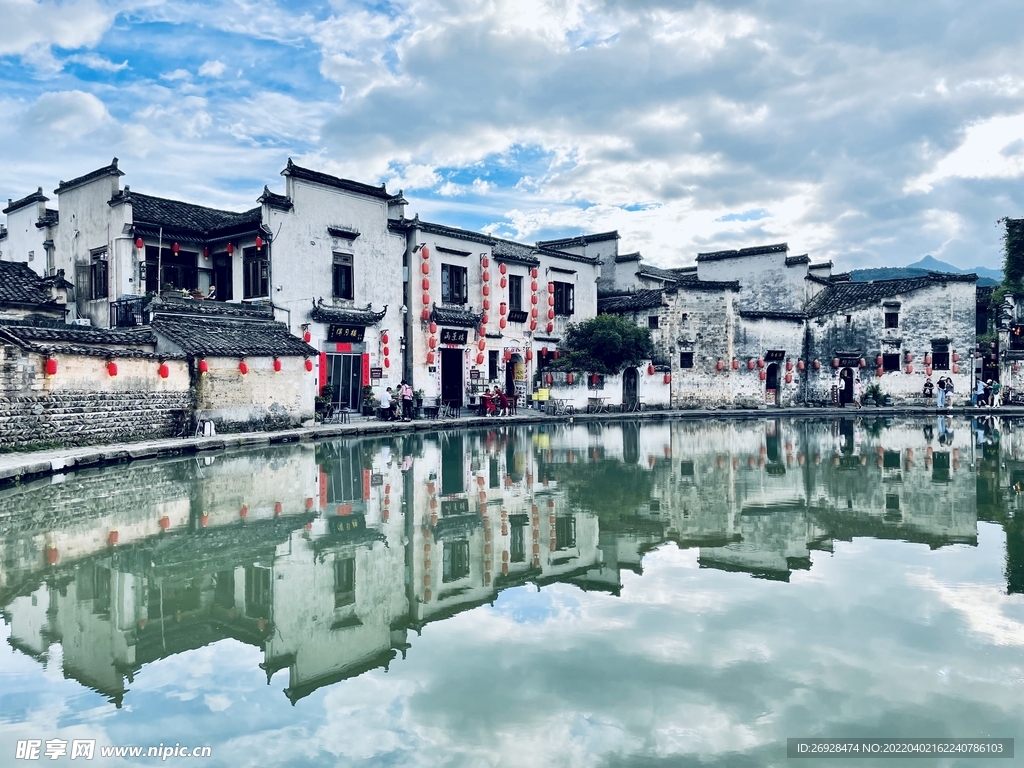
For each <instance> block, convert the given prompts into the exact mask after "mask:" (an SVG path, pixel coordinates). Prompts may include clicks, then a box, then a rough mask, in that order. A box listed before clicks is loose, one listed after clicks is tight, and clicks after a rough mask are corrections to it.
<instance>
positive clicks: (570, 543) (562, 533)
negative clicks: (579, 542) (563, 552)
mask: <svg viewBox="0 0 1024 768" xmlns="http://www.w3.org/2000/svg"><path fill="white" fill-rule="evenodd" d="M575 546H576V517H575V516H573V517H556V518H555V549H569V548H570V547H575Z"/></svg>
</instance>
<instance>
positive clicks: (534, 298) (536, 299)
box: [530, 295, 539, 305]
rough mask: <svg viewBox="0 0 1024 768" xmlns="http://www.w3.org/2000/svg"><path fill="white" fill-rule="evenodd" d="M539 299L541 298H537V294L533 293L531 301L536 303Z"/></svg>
mask: <svg viewBox="0 0 1024 768" xmlns="http://www.w3.org/2000/svg"><path fill="white" fill-rule="evenodd" d="M538 301H539V299H538V298H537V296H536V295H533V296H531V297H530V303H531V304H534V305H536V304H537V302H538Z"/></svg>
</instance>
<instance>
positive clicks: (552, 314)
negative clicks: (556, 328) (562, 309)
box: [548, 309, 555, 320]
mask: <svg viewBox="0 0 1024 768" xmlns="http://www.w3.org/2000/svg"><path fill="white" fill-rule="evenodd" d="M554 319H555V310H553V309H549V310H548V320H554Z"/></svg>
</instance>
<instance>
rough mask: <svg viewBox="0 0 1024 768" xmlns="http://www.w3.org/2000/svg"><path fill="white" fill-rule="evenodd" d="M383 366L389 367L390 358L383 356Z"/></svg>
mask: <svg viewBox="0 0 1024 768" xmlns="http://www.w3.org/2000/svg"><path fill="white" fill-rule="evenodd" d="M384 367H385V368H390V367H391V359H390V358H387V357H385V358H384Z"/></svg>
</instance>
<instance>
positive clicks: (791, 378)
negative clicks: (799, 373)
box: [786, 373, 793, 384]
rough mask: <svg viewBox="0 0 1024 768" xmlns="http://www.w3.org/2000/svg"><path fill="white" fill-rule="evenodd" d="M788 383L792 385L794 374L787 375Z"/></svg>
mask: <svg viewBox="0 0 1024 768" xmlns="http://www.w3.org/2000/svg"><path fill="white" fill-rule="evenodd" d="M786 383H787V384H792V383H793V374H792V373H787V374H786Z"/></svg>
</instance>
